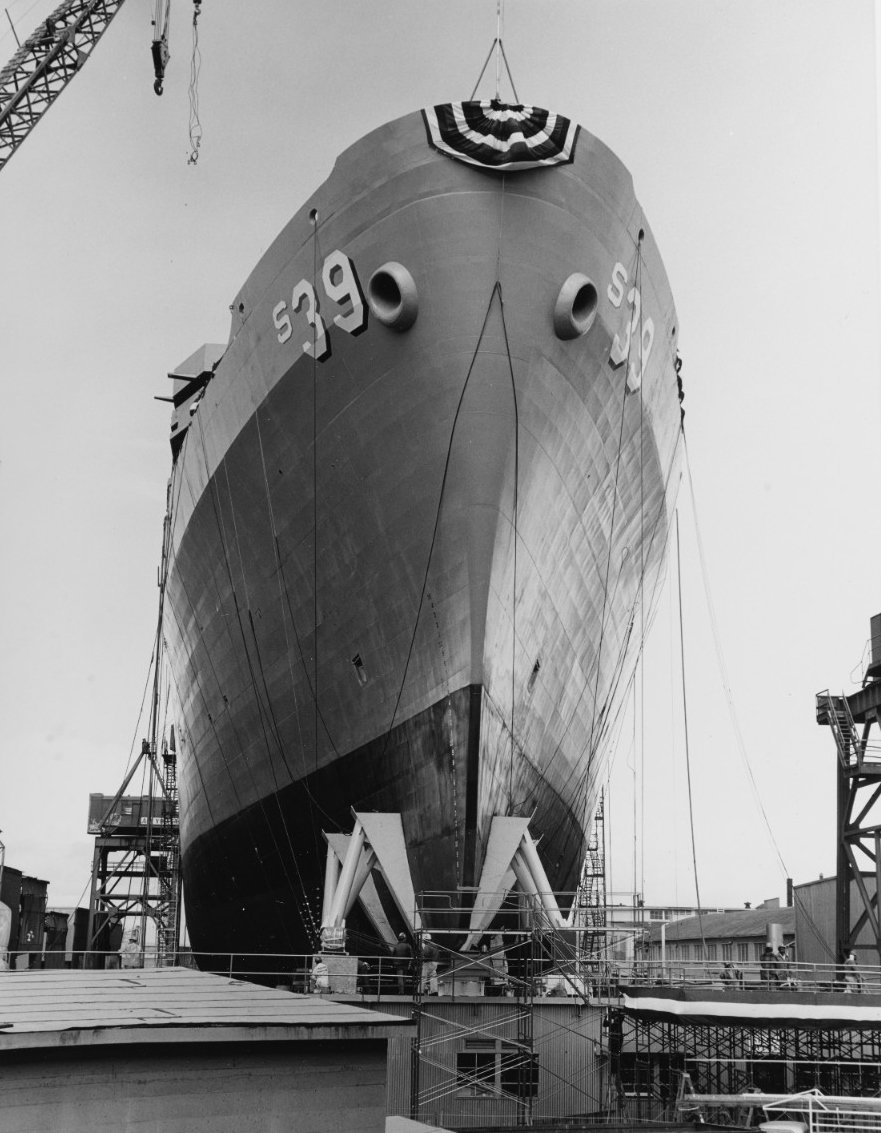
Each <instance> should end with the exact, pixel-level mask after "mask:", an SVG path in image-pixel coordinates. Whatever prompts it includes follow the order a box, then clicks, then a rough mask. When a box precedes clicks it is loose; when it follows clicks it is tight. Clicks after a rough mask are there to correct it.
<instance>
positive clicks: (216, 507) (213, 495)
mask: <svg viewBox="0 0 881 1133" xmlns="http://www.w3.org/2000/svg"><path fill="white" fill-rule="evenodd" d="M196 416H197V419H198V423H199V433H200V438H201V442H202V443H201V449H202V456H203V461H204V464H205V479H206V490H207V491H208V494H209V497H210V499H211V504H212V508H213V511H214V519H215V523H216V526H217V532H218V536H219V538H220V544H221V549H222V550H223V559H224V565H225V567H226V575H227V578H228V580H229V586H230V593H231V595H232V599H233V606H234V610H235V617H236V622H237V624H238V628H239V635H240V638H241V644H242V648H243V650H244V654H245V660H246V662H247V665H248V672H249V675H250V684H251V688H252V690H253V692H254V699H255V702H256V706H257V711H258V716H259V719H260V727H261V731H262V732H263V742H264V744H265V747H266V751H267V755H269V760H268V762H269V766H270V770H271V771H272V776H273V779H275V768H274V765H273V762H272V758H271V754H270V752H271V745H270V741H269V736H268V735H267V731H266V721H265V719H264V712H265V709H264V706H263V703H262V699H261V697H260V694H259V689H258V685H257V677H256V674H255V672H254V666H253V662H252V660H251V653H250V650H249V649H248V643H247V638H246V634H245V627H244V622H243V619H242V610H241V606H240V605H239V599H238V593H237V590H236V586H235V582H234V581H233V575H232V565H231V563H230V558H229V549H228V546H227V538H226V533H225V530H224V526H223V519H222V516H221V514H220V504H219V489H218V484H217V470H216V469H215V475H214V477H213V478H212V476H211V474H210V470H209V467H208V453H207V446H206V443H205V434H204V427H203V425H202V417H201V415H200V414H198V413H197V414H196ZM212 489H213V490H212ZM227 491H228V492H229V491H230V489H229V482H228V481H227ZM230 507H232V498H231V496H230ZM233 522H234V523H235V514H234V513H233ZM240 557H241V556H240ZM187 600H188V601H189V602H190V605H191V606H192V605H193V604H192V601H191V600H190V599H189V596H187ZM246 601H247V596H246ZM193 616H194V618H196V611H195V608H193ZM196 624H197V625H198V619H197V618H196ZM199 632H200V636H201V635H202V630H201V627H200V630H199ZM206 652H207V650H206ZM212 668H213V667H212ZM215 680H217V685H218V690H219V691H220V692H221V695H223V692H222V688H221V685H220V681H219V680H218V678H217V675H216V673H215ZM206 711H207V705H206ZM212 728H213V729H214V731H215V735H216V734H217V733H216V726H215V725H214V722H213V720H212ZM242 754H243V761H244V763H245V766H246V767H247V768H248V771H249V773H250V775H251V781H252V784H254V785H256V781H255V779H254V773H253V771H252V770H251V767H250V764H249V763H248V761H247V759H245V758H244V753H242ZM227 768H228V765H227ZM228 773H229V776H230V781H231V782H232V778H233V777H232V774H231V773H230V772H229V771H228ZM276 782H277V781H276ZM274 797H275V802H276V806H277V808H278V812H279V818H280V819H281V825H282V830H283V832H284V836H285V840H286V841H287V844H288V848H289V850H290V853H291V861H292V863H293V866H294V869H295V871H296V873H297V880H298V882H299V885H300V890H301V892H302V894H303V899H304V901H305V902H308V896H307V890H306V886H305V884H304V882H303V878H302V875H301V874H300V869H299V865H298V864H297V860H296V855H295V854H294V851H293V844H292V842H291V836H290V831H289V830H288V825H287V820H286V818H285V815H284V810H283V808H282V806H281V800H280V799H279V798H278V794H277V793H276V795H275V796H274ZM258 804H259V806H260V809H261V812H262V813H263V816H264V819H265V820H266V825H267V829H268V830H269V834H270V838H271V840H272V843H273V845H274V847H275V850H276V853H277V854H278V858H279V862H280V864H281V868H282V872H283V873H284V876H285V879H286V881H287V883H288V885H289V886H290V889H291V891H292V892H294V891H295V890H294V884H293V879H292V878H291V877H290V874H289V873H288V869H287V865H286V863H285V860H284V855H283V854H282V853H281V847H280V846H279V844H278V841H277V839H276V836H275V832H274V829H273V827H272V824H271V823H270V821H269V818H268V815H267V813H266V807H265V803H264V801H263V799H259V800H258ZM254 850H255V853H256V854H257V857H258V860H259V861H260V865H261V868H262V864H263V863H262V859H261V858H260V855H259V851H258V850H257V847H254ZM264 876H265V871H264ZM267 881H268V878H267ZM307 908H308V904H307ZM280 919H281V923H282V926H283V927H284V928H285V930H286V925H285V924H284V921H283V919H282V918H280ZM304 928H307V931H312V932H313V933H314V925H312V926H307V925H306V924H305V922H304Z"/></svg>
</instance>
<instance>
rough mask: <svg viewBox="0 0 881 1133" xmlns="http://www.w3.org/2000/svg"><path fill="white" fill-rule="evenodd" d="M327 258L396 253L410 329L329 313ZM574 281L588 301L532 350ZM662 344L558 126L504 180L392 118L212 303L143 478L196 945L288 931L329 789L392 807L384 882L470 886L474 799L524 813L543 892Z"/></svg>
mask: <svg viewBox="0 0 881 1133" xmlns="http://www.w3.org/2000/svg"><path fill="white" fill-rule="evenodd" d="M312 210H317V212H318V216H317V224H314V223H313V222H312V221H311V220H310V213H311V212H312ZM640 232H642V233H643V238H642V239H641V240H640V237H639V234H640ZM338 252H339V253H344V254H345V255H346V256H347V257H349V262H350V263H351V265H352V271H353V272H354V273H355V274H356V275H357V278H358V280H359V281H360V284H361V287H362V289H365V290H366V289H367V280H368V279H369V277H370V276H371V274H372V273H373V272H374V271H375V270H376V269H378V268H380V267H381V266H382V265H385V264H388V263H390V262H394V263H398V264H401V265H403V266H404V267H405V268H406V269H407V270H408V271H409V273H410V274H411V276H412V279H413V281H414V283H415V288H416V292H417V295H418V315H417V317H416V319H415V322H414V323H413V324H412V326H410V327H409V329H406V330H397V329H393V328H390V327H389V326H386V325H384V324H383V323H382V322H381V321H380V320H379V319H377V318H376V317H375V315H374V314H372V313H371V314H368V316H367V319H366V326H364V327H358V328H357V333H351V332H350V330H348V329H346V325H345V324H346V323H347V322H348V324H349V325H350V326H351V325H352V324H353V322H354V321H356V320H354V319H353V317H352V312H353V303H352V301H351V299H350V298H349V297H348V296H344V297H343V299H342V300H341V301H339V302H336V301H335V300H334V299H333V298H332V297H331V296H330V295H329V294H328V291H331V292H332V291H333V290H334V288H335V287H336V288H337V291H338V288H339V286H345V285H346V284H347V279H343V281H342V284H340V279H339V276H340V273H339V272H337V273H335V274H333V273H332V274H331V275H330V278H329V282H330V287H329V288H328V287H326V286H325V284H324V283H323V281H322V268H323V267H324V265H325V264H327V263H333V262H334V261H333V260H332V258H331V259H329V257H332V254H333V253H338ZM616 265H617V266H616ZM573 272H582V273H584V274H585V275H586V276H588V277H590V279H591V280H592V281H593V283H594V284H595V286H596V293H597V296H598V302H597V313H596V318H595V320H594V322H593V325H592V326H591V328H590V329H589V330H588V331H587V333H585V334H584V335H582V336H580V337H575V338H571V339H561V338H560V337H558V335H557V334H556V333H555V329H554V319H553V315H554V309H555V302H556V301H557V297H558V293H559V291H560V288H561V285H562V284H563V283H564V281H565V280H566V279H567V278H568V277H569V276H570V275H571V274H572V273H573ZM624 276H626V281H624V278H623V277H624ZM301 280H302V281H305V282H306V283H307V284H310V285H312V284H314V292H315V295H316V297H317V299H318V302H319V304H320V310H319V314H320V315H321V317H322V319H323V320H325V326H326V330H327V337H326V340H324V341H319V342H318V347H319V349H318V351H316V353H320V352H321V350H322V349H324V348H325V347H326V346H329V352H328V353H326V354H325V356H324V357H323V358H321V359H320V360H319V359H316V358H314V357H310V355H309V354H308V353H304V351H303V343H310V344H313V345H314V344H315V341H316V330H315V328H314V327H313V328H311V329H310V327H309V326H308V325H307V322H306V315H307V312H308V309H309V305H310V300H309V299H308V297H307V298H306V300H304V301H303V302H302V303H301V306H300V310H299V311H296V310H294V308H295V306H296V296H297V295H298V290H297V285H298V283H299V281H301ZM325 282H327V281H325ZM634 288H636V289H638V292H639V295H638V297H637V298H634ZM302 293H303V292H302V289H301V290H300V292H299V294H302ZM616 300H617V302H616ZM637 307H638V308H639V310H638V311H637V310H636V308H637ZM335 315H336V316H338V317H339V320H340V321H341V322H342V323H343V324H344V325H343V326H340V325H338V324H337V323H335V322H334V321H333V320H334V316H335ZM287 320H289V322H288V321H287ZM631 322H632V325H633V333H632V334H631V339H632V345H631V349H630V360H631V362H634V360H637V359H638V355H639V350H638V344H639V342H640V336H641V341H642V343H643V347H644V348H645V347H646V346H648V348H649V349H648V351H647V353H648V358H647V361H646V363H645V365H644V367H642V369H644V373H641V374H640V373H639V369H640V367H639V366H638V362H634V369H635V371H636V378H635V379H634V370H631V384H632V385H639V381H638V379H639V377H641V389H640V390H638V391H634V392H629V393H628V392H627V389H626V384H627V372H628V365H629V363H628V361H627V360H626V359H625V360H624V361H619V362H618V364H615V363H614V361H613V360H610V355H612V356H613V359H614V357H616V356H618V357H620V354H621V344H622V342H624V340H625V337H626V335H627V328H628V324H630V323H631ZM648 322H650V323H651V334H649V333H648V332H647V331H646V325H647V323H648ZM289 327H290V332H289V333H288V328H289ZM616 335H617V336H618V349H617V351H616V348H615V336H616ZM675 354H676V319H675V312H674V308H673V303H672V298H671V296H670V293H669V289H668V285H667V281H666V277H665V274H664V271H663V267H662V265H661V262H660V258H659V256H658V253H657V250H656V248H655V246H654V242H653V240H652V237H651V233H650V232H649V230H648V226H647V224H646V222H645V219H644V217H643V216H642V213H641V211H640V209H639V206H638V204H637V203H636V201H635V199H634V197H633V192H632V187H631V182H630V178H629V175H628V174H627V172H626V171H625V170H624V169H623V167H622V166H621V165H620V163H619V162H618V161H617V160H616V159H615V158H614V157H613V155H612V154H611V153H609V151H608V150H607V149H606V148H605V147H604V146H603V145H602V144H601V143H599V142H598V141H596V140H595V139H593V138H591V137H590V136H589V135H587V134H586V133H585V132H584V131H582V133H581V135H580V137H579V141H578V147H577V150H576V154H575V160H574V162H573V163H572V164H571V165H564V166H559V167H556V168H553V169H543V170H537V171H533V172H522V173H516V174H506V175H504V176H502V175H500V174H496V173H489V172H483V171H481V170H479V169H473V168H470V167H468V166H465V165H463V164H461V163H459V162H456V161H452V160H450V159H448V158H446V157H444V156H442V155H439V154H438V153H436V152H435V151H434V150H432V149H431V148H429V146H428V145H427V143H426V136H425V129H424V126H423V122H422V119H421V117H420V116H419V115H416V114H414V115H410V116H408V117H405V118H403V119H400V120H398V121H396V122H393V123H390V124H389V125H387V126H385V127H383V128H381V129H380V130H378V131H376V132H374V133H373V134H371V135H368V136H367V137H366V138H364V139H362V140H361V141H360V142H358V143H357V144H356V145H355V146H353V147H352V148H351V149H350V150H348V151H347V152H346V153H344V154H343V155H342V156H341V157H340V159H339V160H338V162H337V165H336V167H335V169H334V171H333V173H332V175H331V176H330V178H329V179H328V181H327V182H326V183H325V184H324V185H323V186H322V188H321V189H320V190H319V191H318V192H317V193H316V194H315V196H314V198H313V199H312V200H310V201H308V202H307V203H306V204H305V205H304V207H303V208H302V209H301V210H300V211H299V212H298V213H297V214H296V215H295V216H294V218H293V219H292V220H291V222H290V223H289V224H288V226H287V227H286V228H285V229H284V230H283V231H282V233H281V234H280V235H279V237H278V239H277V240H276V241H275V243H274V244H273V245H272V247H271V248H270V249H269V251H268V252H267V254H266V255H265V256H264V257H263V259H262V260H261V262H260V263H259V264H258V266H257V268H256V269H255V271H254V272H253V273H252V275H251V277H250V278H249V279H248V281H247V282H246V284H245V286H244V287H243V289H242V291H241V293H240V294H239V296H237V297H236V299H235V301H234V303H233V326H232V332H231V337H230V342H229V344H228V347H227V349H226V352H225V354H224V357H223V359H222V361H221V362H220V364H219V366H218V367H217V371H216V373H215V375H214V377H213V378H212V380H211V382H210V383H209V384H208V386H207V388H206V390H205V394H204V397H203V398H202V400H201V402H200V404H199V407H198V409H197V410H196V412H195V413H194V415H193V417H192V424H191V425H190V427H189V430H188V432H187V434H186V438H185V441H184V443H183V447H182V448H181V450H180V454H179V456H178V460H177V463H176V467H175V474H174V481H173V498H174V501H175V505H174V518H173V529H172V557H171V566H170V572H169V579H168V591H167V595H168V607H169V613H168V617H167V625H166V638H167V641H168V646H169V657H170V660H171V669H172V673H173V687H174V689H175V690H176V692H177V696H178V699H179V710H180V714H181V719H182V722H183V726H182V750H181V756H180V786H181V804H182V838H183V855H184V870H185V889H186V901H187V914H188V923H189V927H190V932H191V937H192V940H193V944H194V947H195V948H196V949H198V950H216V951H227V950H230V951H231V950H239V951H260V950H269V951H272V950H300V949H305V948H309V947H312V945H313V943H314V936H313V933H314V929H315V928H316V926H317V920H318V913H319V908H320V890H321V884H322V874H323V857H324V843H323V839H322V837H321V831H322V830H335V829H343V830H346V831H348V830H349V829H351V822H352V819H351V810H352V809H355V810H381V811H386V810H388V811H399V812H400V813H401V815H402V819H403V824H404V831H405V836H406V839H407V843H408V852H409V855H410V864H411V869H412V872H413V876H414V883H415V886H416V889H417V891H418V890H419V889H452V888H454V887H455V886H456V885H461V884H465V885H471V884H476V881H477V879H478V877H479V873H480V868H481V864H482V857H483V851H484V848H485V842H486V838H487V836H488V832H489V823H490V820H491V818H492V816H493V815H495V814H518V815H534V818H533V822H532V827H531V829H532V831H533V834H534V835H535V836H537V837H541V839H542V840H541V843H540V853H541V854H542V857H543V859H544V864H545V867H546V869H547V872H548V875H549V879H550V881H551V883H552V885H554V887H555V888H562V889H565V888H573V887H574V885H575V883H576V881H577V876H578V869H579V865H580V862H581V858H582V854H583V848H584V832H585V829H586V826H587V824H588V823H589V820H590V818H591V815H592V812H593V807H594V805H595V801H596V796H597V792H598V789H599V786H600V785H601V783H602V780H603V775H604V772H605V762H606V759H607V755H608V741H609V736H610V732H611V730H612V728H613V726H614V723H615V720H616V719H617V717H618V714H619V711H620V708H621V704H622V699H623V694H624V692H625V690H626V687H627V684H628V682H629V679H630V676H631V674H632V671H633V668H634V666H635V663H636V659H637V655H638V651H639V645H640V641H639V638H640V629H641V626H642V625H643V624H647V623H648V621H649V618H650V615H651V606H652V601H653V598H654V595H655V592H656V589H657V583H658V579H659V574H660V571H661V569H662V564H663V558H664V552H665V549H666V542H667V533H668V526H669V521H670V516H671V508H672V502H673V496H674V493H675V490H676V486H677V483H678V446H677V441H678V437H679V402H678V398H677V387H676V375H675V371H674V360H675Z"/></svg>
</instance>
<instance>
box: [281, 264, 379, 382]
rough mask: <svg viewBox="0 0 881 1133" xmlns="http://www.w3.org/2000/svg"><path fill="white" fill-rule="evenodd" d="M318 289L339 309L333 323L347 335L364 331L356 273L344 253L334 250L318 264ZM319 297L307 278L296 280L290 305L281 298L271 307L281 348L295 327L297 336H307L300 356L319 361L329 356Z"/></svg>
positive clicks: (364, 306)
mask: <svg viewBox="0 0 881 1133" xmlns="http://www.w3.org/2000/svg"><path fill="white" fill-rule="evenodd" d="M321 286H322V290H323V292H324V296H325V297H326V298H327V299H328V300H329V301H330V302H332V303H335V304H336V305H337V306H338V307H339V308H340V310H339V311H338V312H337V313H336V314H334V316H333V320H332V321H333V323H334V325H335V326H338V327H339V328H340V330H343V331H345V332H346V333H347V334H361V332H362V331H363V330H365V329H366V328H367V310H368V308H367V304H366V303H365V301H364V292H363V290H362V288H361V281H360V280H359V279H358V272H357V269H356V268H355V265H354V263H353V262H352V260H351V259H350V258H349V256H347V255H346V254H345V252H341V251H339V249H335V250H334V251H333V252H331V253H330V254H329V255H327V256H326V257H325V259H324V263H323V264H322V265H321ZM321 302H322V300H321V298H319V295H318V292H317V290H316V288H315V287H314V286H313V285H312V284H311V283H310V282H309V280H308V279H301V280H298V282H297V283H295V284H294V287H293V290H292V291H291V298H290V303H288V301H287V300H285V299H282V300H281V302H279V303H276V305H275V306H274V307H273V308H272V321H273V323H274V325H275V329H276V332H277V333H276V337H277V338H278V341H279V343H280V344H281V345H282V346H283V345H284V344H285V343H286V342H287V341H288V340H289V339H290V338H291V337H293V335H294V332H295V328H296V332H297V335H298V336H299V335H300V334H302V333H303V332H304V331H305V332H306V334H307V335H308V337H307V338H306V339H304V340H303V341H302V342H301V343H300V346H301V349H302V351H303V353H304V354H308V355H309V357H310V358H314V359H315V360H316V361H317V362H323V361H324V360H325V359H326V358H329V357H330V354H331V345H330V333H329V328H328V325H327V323H326V321H325V315H323V314H322V311H321Z"/></svg>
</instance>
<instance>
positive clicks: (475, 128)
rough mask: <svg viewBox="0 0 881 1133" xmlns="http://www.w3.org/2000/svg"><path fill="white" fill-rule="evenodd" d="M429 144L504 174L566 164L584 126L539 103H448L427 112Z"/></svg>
mask: <svg viewBox="0 0 881 1133" xmlns="http://www.w3.org/2000/svg"><path fill="white" fill-rule="evenodd" d="M422 116H423V118H424V119H425V126H426V130H427V131H428V141H429V144H430V145H432V146H434V148H435V149H436V150H439V151H440V152H441V153H445V154H447V156H448V157H454V158H456V159H457V160H458V161H465V162H468V164H469V165H478V166H480V167H481V168H483V169H497V170H499V171H500V172H502V173H507V172H510V171H512V170H519V169H540V168H541V167H542V166H546V165H562V164H565V163H567V162H571V161H572V160H573V159H574V156H575V142H576V140H577V138H578V130H579V127H578V126H577V125H576V124H575V123H574V122H571V121H570V120H569V119H568V118H563V117H562V115H560V114H553V113H551V111H549V110H542V109H541V108H540V107H538V106H509V105H508V104H507V103H504V102H498V101H496V100H495V99H493V100H492V101H481V102H446V103H443V104H442V105H440V106H433V107H429V108H428V109H426V110H423V111H422Z"/></svg>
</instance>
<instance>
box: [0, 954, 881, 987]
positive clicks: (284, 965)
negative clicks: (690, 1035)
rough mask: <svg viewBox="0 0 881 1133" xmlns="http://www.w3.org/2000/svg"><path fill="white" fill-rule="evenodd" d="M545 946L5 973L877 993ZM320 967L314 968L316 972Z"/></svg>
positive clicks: (835, 969)
mask: <svg viewBox="0 0 881 1133" xmlns="http://www.w3.org/2000/svg"><path fill="white" fill-rule="evenodd" d="M560 951H561V950H560V949H554V948H552V947H547V948H544V949H538V950H536V949H535V948H531V949H530V950H529V951H528V953H527V952H525V951H524V948H523V945H522V942H516V941H515V942H514V943H513V944H512V943H508V944H507V945H506V946H504V947H501V948H497V949H494V950H484V951H480V952H468V953H463V952H457V951H455V950H453V949H449V948H444V947H441V948H439V949H438V953H439V954H438V958H437V959H436V960H433V961H426V960H422V959H421V958H419V957H415V958H407V957H403V958H402V957H397V956H392V955H375V954H374V955H367V954H365V955H351V954H335V953H325V954H323V955H320V954H299V955H296V954H290V953H232V954H230V953H194V952H192V951H190V950H188V949H182V950H181V951H180V952H179V953H177V954H176V955H175V956H173V957H167V956H166V957H163V958H162V960H161V961H160V960H159V959H158V957H157V955H156V953H155V952H152V951H151V950H150V949H147V950H146V951H145V952H134V953H126V952H123V953H118V952H94V951H92V952H51V951H34V952H17V953H15V954H14V955H13V956H12V957H11V958H10V964H9V967H10V970H11V971H15V970H16V969H34V968H44V969H52V968H84V969H93V970H94V969H112V968H121V967H122V968H144V967H147V968H155V967H159V966H168V965H169V964H171V963H174V964H177V965H184V966H189V967H194V968H199V969H201V970H202V971H210V972H214V973H217V974H220V975H225V976H227V977H230V978H233V977H234V978H238V979H246V980H247V979H252V980H256V981H259V982H260V983H263V984H270V985H273V986H277V987H283V988H285V989H287V990H289V991H295V992H300V993H305V994H331V995H345V996H360V997H363V998H365V999H371V1000H374V999H382V998H385V997H388V996H408V997H413V996H414V995H416V994H424V995H435V994H439V995H446V996H452V997H454V998H458V997H468V996H475V995H477V996H502V997H525V998H541V997H546V996H547V997H576V998H578V999H581V1000H583V1001H589V1000H595V1001H610V1000H617V999H618V998H620V996H621V993H622V988H625V987H637V988H651V987H686V988H711V989H715V990H717V991H723V992H724V991H728V992H735V991H754V992H778V991H780V992H795V991H803V992H838V993H842V992H843V993H852V994H866V993H874V994H881V968H879V967H877V966H872V967H870V966H867V965H862V966H860V968H859V969H858V971H856V972H855V971H854V970H852V969H847V968H846V967H845V966H844V965H842V964H798V963H787V964H786V965H785V967H775V968H769V967H763V966H762V965H761V964H760V963H744V964H740V965H738V967H737V968H735V969H725V968H724V967H723V965H722V964H720V963H714V962H707V961H693V962H682V961H678V962H675V963H660V962H657V961H649V962H642V961H634V962H616V961H612V960H605V959H602V960H599V959H595V958H578V957H575V956H571V955H569V954H567V953H566V952H565V950H563V954H562V955H561V954H560ZM319 965H323V966H319Z"/></svg>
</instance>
